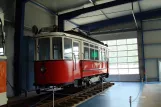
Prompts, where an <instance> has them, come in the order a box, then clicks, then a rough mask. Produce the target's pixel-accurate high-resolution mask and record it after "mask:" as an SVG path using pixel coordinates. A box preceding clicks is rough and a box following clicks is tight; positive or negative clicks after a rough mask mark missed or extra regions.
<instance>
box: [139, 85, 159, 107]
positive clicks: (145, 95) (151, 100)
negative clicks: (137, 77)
mask: <svg viewBox="0 0 161 107" xmlns="http://www.w3.org/2000/svg"><path fill="white" fill-rule="evenodd" d="M138 107H161V84H145V85H144V88H143V92H142V95H141V96H140V100H139V103H138Z"/></svg>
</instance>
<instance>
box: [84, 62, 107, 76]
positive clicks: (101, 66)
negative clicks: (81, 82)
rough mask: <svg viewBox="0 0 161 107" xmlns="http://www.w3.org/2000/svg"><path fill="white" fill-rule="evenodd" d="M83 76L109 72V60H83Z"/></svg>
mask: <svg viewBox="0 0 161 107" xmlns="http://www.w3.org/2000/svg"><path fill="white" fill-rule="evenodd" d="M81 65H82V77H86V76H93V75H98V74H105V73H107V62H100V61H91V60H81Z"/></svg>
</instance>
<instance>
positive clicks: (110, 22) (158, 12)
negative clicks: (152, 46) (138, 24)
mask: <svg viewBox="0 0 161 107" xmlns="http://www.w3.org/2000/svg"><path fill="white" fill-rule="evenodd" d="M158 16H161V8H159V9H155V10H148V11H144V12H139V13H135V17H136V19H137V20H144V19H149V18H153V17H158ZM133 20H134V19H133V16H132V15H131V14H130V15H126V16H121V17H117V18H113V19H109V20H103V21H99V22H94V23H90V24H85V25H81V26H80V27H79V28H80V29H82V30H87V29H89V28H90V30H95V29H98V28H103V27H105V26H109V25H113V24H118V23H125V22H130V21H133Z"/></svg>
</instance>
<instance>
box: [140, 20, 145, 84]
mask: <svg viewBox="0 0 161 107" xmlns="http://www.w3.org/2000/svg"><path fill="white" fill-rule="evenodd" d="M140 27H141V49H142V70H143V77H144V81H145V80H146V71H145V52H144V32H143V22H142V20H141V21H140Z"/></svg>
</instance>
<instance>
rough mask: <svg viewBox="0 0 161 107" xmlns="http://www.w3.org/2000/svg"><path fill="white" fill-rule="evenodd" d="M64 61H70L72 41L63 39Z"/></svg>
mask: <svg viewBox="0 0 161 107" xmlns="http://www.w3.org/2000/svg"><path fill="white" fill-rule="evenodd" d="M64 59H72V40H71V39H68V38H64Z"/></svg>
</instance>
